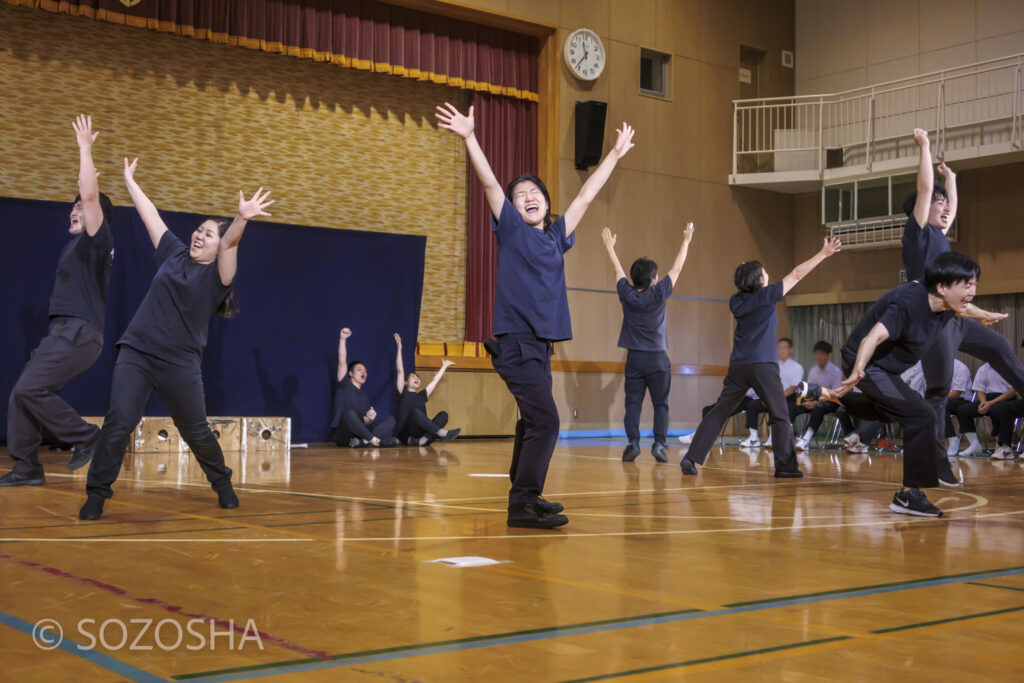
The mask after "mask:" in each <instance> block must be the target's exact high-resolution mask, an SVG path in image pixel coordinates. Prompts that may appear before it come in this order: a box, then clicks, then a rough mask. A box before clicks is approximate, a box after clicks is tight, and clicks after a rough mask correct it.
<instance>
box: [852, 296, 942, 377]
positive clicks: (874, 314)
mask: <svg viewBox="0 0 1024 683" xmlns="http://www.w3.org/2000/svg"><path fill="white" fill-rule="evenodd" d="M951 317H953V312H952V311H941V312H939V313H933V312H932V309H931V306H929V305H928V292H927V290H925V288H924V285H923V284H921V283H920V282H917V281H914V282H908V283H906V284H904V285H900V286H899V287H897V288H896V289H894V290H892V291H891V292H889V293H888V294H886V295H885V296H883V297H882V298H881V299H879V300H878V301H876V302H875V303H874V304H873V305H872V306H871V308H870V309H869V310H868V312H867V313H866V314H865V315H864V317H863V318H861V319H860V322H858V323H857V326H856V327H854V328H853V332H852V333H850V338H849V339H847V340H846V343H845V344H843V349H842V354H843V365H844V366H845V369H846V370H847V371H849V370H850V368H852V367H853V364H854V362H855V361H856V359H857V349H858V347H859V346H860V343H861V341H862V340H863V339H864V337H866V336H867V335H868V333H869V332H870V331H871V328H873V327H874V326H875V324H876V323H882V324H883V325H885V329H886V330H888V331H889V338H888V339H886V340H885V341H884V342H882V343H881V344H879V345H878V348H877V349H875V354H874V355H873V356H872V357H871V360H870V361H869V363H868V365H869V366H875V367H877V368H880V369H882V370H885V371H886V372H890V373H892V374H894V375H899V374H901V373H902V372H903V371H904V370H906V369H907V368H909V367H911V366H912V365H914V364H915V363H917V361H919V360H921V358H922V357H923V356H924V354H925V351H927V350H928V348H929V347H930V346H931V345H932V342H933V341H935V338H936V337H937V336H938V334H939V331H940V330H941V329H942V327H943V326H944V325H945V324H946V322H947V321H948V320H949V319H950V318H951Z"/></svg>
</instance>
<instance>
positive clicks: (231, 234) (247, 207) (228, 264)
mask: <svg viewBox="0 0 1024 683" xmlns="http://www.w3.org/2000/svg"><path fill="white" fill-rule="evenodd" d="M260 193H263V194H262V196H261V194H260ZM269 196H270V190H267V191H266V192H263V188H262V187H261V188H260V189H258V190H256V194H254V195H253V196H252V199H246V198H245V195H244V194H242V191H241V190H239V191H238V214H237V215H236V216H235V219H234V220H233V221H231V225H230V226H228V229H227V230H225V231H224V234H223V235H221V238H220V247H218V249H217V272H218V273H219V274H220V282H221V284H223V285H224V286H225V287H226V286H228V285H230V284H231V283H232V282H233V281H234V279H235V273H237V272H238V243H239V242H240V241H241V240H242V233H243V232H245V226H246V225H248V223H249V221H251V220H252V219H253V218H256V217H257V216H269V215H270V214H269V213H267V212H266V211H264V209H266V208H267V207H268V206H270V205H271V204H273V203H274V202H275V201H277V200H276V199H271V200H270V201H267V197H269Z"/></svg>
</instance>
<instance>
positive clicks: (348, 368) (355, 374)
mask: <svg viewBox="0 0 1024 683" xmlns="http://www.w3.org/2000/svg"><path fill="white" fill-rule="evenodd" d="M351 336H352V330H350V329H348V328H347V327H345V328H343V329H342V330H341V334H340V339H339V340H338V384H337V386H336V387H335V390H334V414H333V417H332V418H331V430H332V431H333V432H334V441H335V443H337V444H338V445H339V446H349V447H351V448H356V447H358V446H365V445H368V446H397V445H398V439H396V438H394V437H393V436H392V433H393V432H394V429H395V418H393V417H385V418H380V417H377V411H376V410H375V409H374V408H373V406H371V405H370V397H369V396H367V395H366V393H365V392H364V391H363V385H364V384H365V383H366V377H367V374H366V366H365V365H363V363H362V362H360V361H357V360H356V361H352V362H351V363H349V362H348V338H349V337H351Z"/></svg>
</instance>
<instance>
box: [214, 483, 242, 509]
mask: <svg viewBox="0 0 1024 683" xmlns="http://www.w3.org/2000/svg"><path fill="white" fill-rule="evenodd" d="M217 504H218V505H220V506H221V507H222V508H225V509H227V510H234V509H235V508H236V507H238V496H237V495H236V494H235V489H234V487H233V486H231V482H228V485H227V486H226V487H224V488H222V489H220V490H219V491H217Z"/></svg>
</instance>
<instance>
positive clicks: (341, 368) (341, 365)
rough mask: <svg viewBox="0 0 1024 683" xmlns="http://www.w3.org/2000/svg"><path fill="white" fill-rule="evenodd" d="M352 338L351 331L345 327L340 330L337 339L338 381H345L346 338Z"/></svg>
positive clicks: (346, 372) (346, 371) (346, 363)
mask: <svg viewBox="0 0 1024 683" xmlns="http://www.w3.org/2000/svg"><path fill="white" fill-rule="evenodd" d="M351 336H352V330H350V329H348V328H347V327H343V328H341V333H340V335H339V338H338V381H339V382H340V381H341V380H343V379H345V375H347V374H348V346H347V342H348V338H349V337H351Z"/></svg>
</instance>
